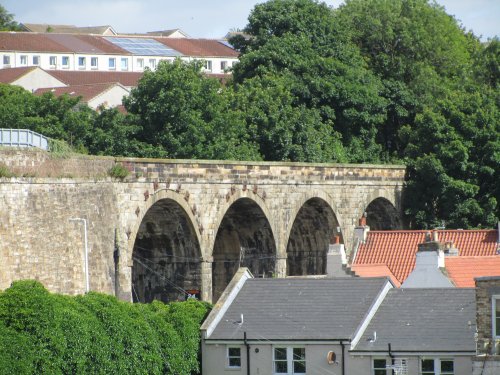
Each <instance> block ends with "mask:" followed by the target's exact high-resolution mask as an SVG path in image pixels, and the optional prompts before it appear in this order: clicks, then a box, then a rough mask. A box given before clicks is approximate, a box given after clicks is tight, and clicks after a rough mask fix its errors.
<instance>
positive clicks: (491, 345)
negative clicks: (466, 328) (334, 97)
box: [473, 276, 500, 375]
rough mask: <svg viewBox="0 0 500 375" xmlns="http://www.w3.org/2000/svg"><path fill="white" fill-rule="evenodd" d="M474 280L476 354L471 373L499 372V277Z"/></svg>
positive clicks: (486, 373)
mask: <svg viewBox="0 0 500 375" xmlns="http://www.w3.org/2000/svg"><path fill="white" fill-rule="evenodd" d="M475 282H476V305H477V316H476V320H477V355H476V356H475V357H474V363H473V366H474V370H473V375H498V374H500V277H498V276H494V277H478V278H476V279H475Z"/></svg>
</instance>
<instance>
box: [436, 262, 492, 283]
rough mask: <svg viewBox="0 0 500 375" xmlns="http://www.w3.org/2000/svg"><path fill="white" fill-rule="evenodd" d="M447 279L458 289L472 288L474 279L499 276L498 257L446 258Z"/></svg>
mask: <svg viewBox="0 0 500 375" xmlns="http://www.w3.org/2000/svg"><path fill="white" fill-rule="evenodd" d="M444 264H445V267H446V271H447V272H448V277H449V278H450V279H451V280H452V281H453V283H454V284H455V285H456V286H457V287H459V288H474V287H475V286H476V284H475V282H474V278H476V277H481V276H500V255H492V256H484V257H446V258H445V260H444Z"/></svg>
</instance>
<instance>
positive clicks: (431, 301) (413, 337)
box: [354, 288, 476, 353]
mask: <svg viewBox="0 0 500 375" xmlns="http://www.w3.org/2000/svg"><path fill="white" fill-rule="evenodd" d="M475 301H476V300H475V290H474V289H465V288H461V289H459V288H451V289H450V288H449V289H440V288H435V289H430V288H425V289H391V290H389V293H388V294H387V296H386V297H385V299H384V301H383V302H382V304H381V305H380V307H379V308H378V310H377V312H376V314H375V316H374V317H373V319H372V320H371V322H370V324H369V325H368V327H367V328H366V330H365V332H364V334H363V336H362V337H361V339H360V341H359V343H358V344H357V346H356V348H354V351H381V352H384V353H387V349H388V344H389V343H390V344H391V347H392V351H393V352H396V353H397V352H404V351H407V352H408V351H416V352H443V351H453V352H463V351H469V352H475V350H476V344H475V341H474V333H475V332H476V325H475V319H476V302H475ZM374 332H376V333H377V339H376V340H375V342H370V341H369V340H370V339H371V338H373V335H374Z"/></svg>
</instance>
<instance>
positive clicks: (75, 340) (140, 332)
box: [0, 280, 210, 375]
mask: <svg viewBox="0 0 500 375" xmlns="http://www.w3.org/2000/svg"><path fill="white" fill-rule="evenodd" d="M209 309H210V307H209V305H208V304H206V303H202V302H198V301H188V302H176V303H173V304H170V305H165V304H163V303H161V302H156V301H155V302H153V303H152V304H149V305H144V304H132V303H127V302H123V301H119V300H117V299H116V298H115V297H112V296H109V295H104V294H99V293H89V294H87V295H84V296H77V297H69V296H62V295H58V294H51V293H49V292H48V291H47V290H46V289H45V288H44V287H43V285H42V284H40V283H39V282H37V281H31V280H27V281H18V282H15V283H13V285H12V286H11V287H10V288H9V289H7V290H5V291H4V292H2V293H0V374H14V373H15V374H32V373H50V374H86V373H102V374H104V373H105V374H139V373H141V374H186V375H188V374H193V373H198V372H199V362H198V356H199V344H200V334H199V328H200V324H201V322H202V320H203V319H204V318H205V316H206V315H207V313H208V311H209Z"/></svg>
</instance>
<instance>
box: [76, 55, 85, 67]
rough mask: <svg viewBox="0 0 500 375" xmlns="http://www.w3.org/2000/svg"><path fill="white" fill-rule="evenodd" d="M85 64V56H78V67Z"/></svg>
mask: <svg viewBox="0 0 500 375" xmlns="http://www.w3.org/2000/svg"><path fill="white" fill-rule="evenodd" d="M82 63H83V64H82ZM86 66H87V58H86V57H85V56H78V69H85V67H86Z"/></svg>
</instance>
